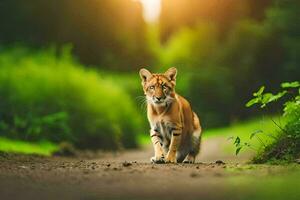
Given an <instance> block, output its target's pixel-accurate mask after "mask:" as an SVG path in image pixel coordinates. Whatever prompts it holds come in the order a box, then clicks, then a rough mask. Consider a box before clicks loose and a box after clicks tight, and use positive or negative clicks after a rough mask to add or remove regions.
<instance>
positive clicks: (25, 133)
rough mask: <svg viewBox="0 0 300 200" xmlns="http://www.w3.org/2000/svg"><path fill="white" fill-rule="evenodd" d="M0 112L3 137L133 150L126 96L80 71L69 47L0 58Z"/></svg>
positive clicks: (133, 115)
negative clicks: (60, 50)
mask: <svg viewBox="0 0 300 200" xmlns="http://www.w3.org/2000/svg"><path fill="white" fill-rule="evenodd" d="M57 54H58V55H57ZM0 113H1V115H0V132H1V135H2V136H5V137H8V138H13V139H22V140H29V141H38V140H43V139H47V140H50V141H53V142H62V141H68V142H71V143H73V144H75V146H77V147H79V148H94V149H96V148H103V149H116V148H119V147H135V146H136V145H137V144H136V137H135V136H136V135H137V133H138V132H139V128H140V116H139V114H138V112H137V111H136V108H135V106H134V104H133V102H132V99H131V98H130V96H129V95H128V94H127V93H126V92H124V91H123V89H122V88H121V87H120V86H119V84H116V82H115V81H114V80H113V79H109V78H104V77H102V76H101V75H100V76H99V74H98V73H96V72H95V71H92V70H85V69H83V66H81V65H80V64H78V63H76V62H75V61H74V60H73V59H72V57H71V56H70V51H69V48H64V50H63V51H62V52H61V53H57V52H56V51H55V50H54V49H50V50H44V51H39V52H31V51H30V50H28V49H25V48H13V49H10V50H6V51H3V52H2V53H0Z"/></svg>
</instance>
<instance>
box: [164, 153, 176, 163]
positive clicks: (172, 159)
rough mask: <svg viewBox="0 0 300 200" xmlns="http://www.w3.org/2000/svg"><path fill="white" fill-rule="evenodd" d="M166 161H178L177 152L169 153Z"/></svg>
mask: <svg viewBox="0 0 300 200" xmlns="http://www.w3.org/2000/svg"><path fill="white" fill-rule="evenodd" d="M166 163H177V159H176V154H174V155H171V154H168V155H167V158H166Z"/></svg>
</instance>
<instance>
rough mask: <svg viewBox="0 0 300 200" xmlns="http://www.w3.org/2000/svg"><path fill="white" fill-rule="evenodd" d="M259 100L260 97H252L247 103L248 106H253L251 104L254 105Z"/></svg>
mask: <svg viewBox="0 0 300 200" xmlns="http://www.w3.org/2000/svg"><path fill="white" fill-rule="evenodd" d="M258 102H259V98H257V97H256V98H254V99H251V100H250V101H248V102H247V103H246V107H251V106H253V105H254V104H257V103H258Z"/></svg>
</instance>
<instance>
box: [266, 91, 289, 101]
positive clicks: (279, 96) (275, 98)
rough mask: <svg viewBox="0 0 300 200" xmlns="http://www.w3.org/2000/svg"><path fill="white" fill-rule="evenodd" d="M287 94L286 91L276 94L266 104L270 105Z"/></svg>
mask: <svg viewBox="0 0 300 200" xmlns="http://www.w3.org/2000/svg"><path fill="white" fill-rule="evenodd" d="M286 93H287V91H286V90H284V91H282V92H279V93H278V94H276V95H273V96H272V97H271V98H270V99H269V100H268V102H267V103H270V102H273V101H277V100H278V99H280V98H281V97H283V96H284V95H285V94H286Z"/></svg>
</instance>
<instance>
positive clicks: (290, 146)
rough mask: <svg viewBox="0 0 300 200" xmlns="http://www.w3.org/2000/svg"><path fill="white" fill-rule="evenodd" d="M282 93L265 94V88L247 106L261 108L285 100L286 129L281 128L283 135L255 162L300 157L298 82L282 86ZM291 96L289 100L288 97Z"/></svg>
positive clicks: (299, 88) (263, 151)
mask: <svg viewBox="0 0 300 200" xmlns="http://www.w3.org/2000/svg"><path fill="white" fill-rule="evenodd" d="M281 88H282V91H280V92H278V93H277V94H272V93H264V87H261V88H260V89H259V90H258V92H256V93H254V94H253V96H254V98H253V99H252V100H250V101H249V102H248V103H247V104H246V106H247V107H250V106H253V105H255V104H259V105H260V107H261V108H264V107H266V106H267V105H268V104H270V103H272V102H275V101H278V100H280V99H283V98H285V99H284V102H283V117H284V118H285V120H286V125H285V126H284V127H281V126H279V125H278V124H276V122H274V123H275V125H276V126H278V127H279V128H280V129H281V133H280V135H279V136H278V137H276V138H274V141H273V142H272V143H271V144H269V145H265V148H264V149H263V150H262V152H260V153H259V154H258V155H257V156H256V157H255V158H254V161H255V162H266V161H270V160H287V161H292V160H293V159H295V158H298V157H299V156H300V84H299V82H298V81H295V82H286V83H282V84H281ZM287 96H289V98H288V97H287Z"/></svg>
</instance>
